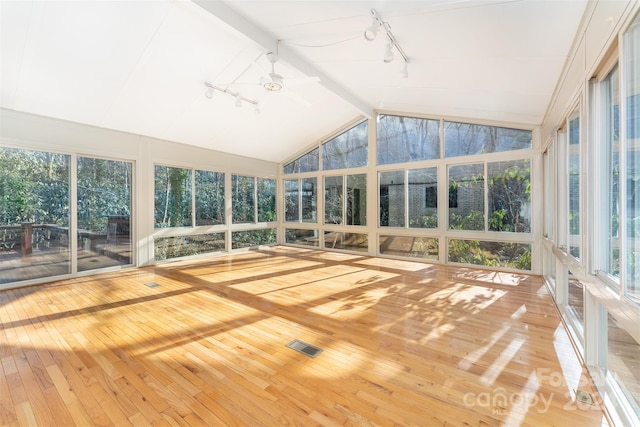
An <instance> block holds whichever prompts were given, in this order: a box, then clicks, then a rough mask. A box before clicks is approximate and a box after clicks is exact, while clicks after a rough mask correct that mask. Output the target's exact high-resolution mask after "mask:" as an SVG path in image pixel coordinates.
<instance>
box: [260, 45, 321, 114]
mask: <svg viewBox="0 0 640 427" xmlns="http://www.w3.org/2000/svg"><path fill="white" fill-rule="evenodd" d="M265 57H266V58H267V61H269V63H270V64H271V71H268V72H267V71H265V70H264V69H263V68H262V67H260V65H258V63H257V62H256V61H254V62H252V65H253V66H255V67H257V68H258V70H259V72H260V73H261V76H260V80H259V83H258V84H259V85H260V86H262V87H263V88H264V89H265V91H266V92H267V94H269V93H282V94H284V95H286V96H287V97H289V98H291V99H293V100H295V101H297V102H299V103H301V104H303V105H306V106H308V105H309V102H308V101H306V100H305V99H303V98H302V97H300V96H298V95H296V94H295V93H293V92H291V91H290V90H288V89H289V88H290V87H295V86H302V85H306V84H310V83H317V82H319V81H320V78H319V77H316V76H314V77H302V78H284V77H282V75H280V74H278V73H276V62H278V54H277V53H274V52H268V53H267V54H265Z"/></svg>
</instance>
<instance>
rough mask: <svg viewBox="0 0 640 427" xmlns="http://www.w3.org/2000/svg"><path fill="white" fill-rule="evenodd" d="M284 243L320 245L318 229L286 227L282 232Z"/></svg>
mask: <svg viewBox="0 0 640 427" xmlns="http://www.w3.org/2000/svg"><path fill="white" fill-rule="evenodd" d="M284 238H285V243H291V244H293V245H304V246H320V241H319V240H320V239H319V238H318V230H303V229H298V228H287V229H286V230H285V232H284Z"/></svg>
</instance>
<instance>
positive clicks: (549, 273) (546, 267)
mask: <svg viewBox="0 0 640 427" xmlns="http://www.w3.org/2000/svg"><path fill="white" fill-rule="evenodd" d="M542 272H543V274H544V277H545V279H546V280H547V283H548V284H549V286H550V287H551V294H552V295H553V296H554V298H555V295H556V256H555V255H554V254H553V252H551V251H550V250H546V249H545V250H544V256H543V257H542Z"/></svg>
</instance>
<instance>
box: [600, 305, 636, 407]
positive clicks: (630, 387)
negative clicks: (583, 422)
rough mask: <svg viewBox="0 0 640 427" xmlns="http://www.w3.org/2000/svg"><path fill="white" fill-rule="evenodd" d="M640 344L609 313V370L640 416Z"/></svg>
mask: <svg viewBox="0 0 640 427" xmlns="http://www.w3.org/2000/svg"><path fill="white" fill-rule="evenodd" d="M639 354H640V344H638V342H637V341H636V340H634V339H633V337H632V336H631V335H630V334H629V333H628V332H627V331H625V330H624V329H623V328H622V327H621V326H620V325H619V324H618V322H617V321H616V319H615V317H613V316H612V315H611V313H607V371H608V374H609V375H611V376H612V378H613V379H614V380H615V381H616V383H617V384H618V386H619V387H620V389H621V390H622V393H623V394H624V395H625V397H626V398H627V399H628V400H629V402H632V406H634V407H635V410H636V415H638V416H640V358H638V355H639Z"/></svg>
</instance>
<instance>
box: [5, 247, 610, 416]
mask: <svg viewBox="0 0 640 427" xmlns="http://www.w3.org/2000/svg"><path fill="white" fill-rule="evenodd" d="M0 324H1V329H0V342H1V343H2V346H1V349H0V360H1V363H0V422H1V423H2V424H3V425H38V426H46V425H56V426H70V425H79V426H87V425H101V426H102V425H133V426H145V425H195V426H197V425H207V426H222V425H233V426H236V425H247V426H272V425H273V426H275V425H300V426H311V425H332V426H334V425H350V426H375V425H380V426H388V425H417V426H436V425H447V426H449V425H471V426H495V425H510V426H519V425H531V426H543V425H558V426H577V425H579V426H583V427H584V426H600V425H603V424H604V425H606V419H605V417H604V413H603V411H602V410H601V409H600V406H599V404H598V396H597V395H596V394H595V391H594V389H593V387H592V386H591V383H590V381H589V379H588V377H587V375H586V371H585V369H584V368H583V367H581V365H580V363H579V361H578V358H577V357H576V355H575V352H574V350H573V348H572V346H571V344H570V341H569V338H568V336H567V333H566V331H565V330H564V328H563V326H562V323H561V322H560V318H559V316H558V314H557V312H556V310H555V308H554V306H553V304H552V301H551V298H550V296H549V295H548V293H547V291H546V289H545V287H544V286H543V284H542V281H541V279H540V278H539V277H529V276H525V275H520V274H508V273H496V272H487V271H481V270H473V269H466V268H451V267H443V266H434V265H428V264H422V263H414V262H406V261H395V260H389V259H378V258H370V257H365V256H358V255H350V254H339V253H330V252H322V251H317V250H313V249H299V248H290V247H265V248H260V249H259V250H254V251H249V252H243V253H236V254H232V255H224V256H220V257H215V258H209V259H204V260H200V261H195V262H194V261H191V262H188V263H187V262H180V263H169V264H164V265H161V266H157V267H150V268H142V269H132V270H126V271H121V272H119V273H109V274H102V275H95V276H90V277H84V278H78V279H73V280H66V281H62V282H57V283H52V284H48V285H42V286H33V287H27V288H21V289H15V290H10V291H3V292H0ZM293 339H300V340H302V341H304V342H306V343H309V344H312V345H315V346H318V347H320V348H322V349H323V351H322V353H320V354H319V355H318V356H317V357H316V358H311V357H308V356H307V355H304V354H301V353H299V352H296V351H294V350H292V349H290V348H288V347H286V344H287V343H289V342H290V341H291V340H293ZM574 389H581V390H585V391H587V392H589V393H593V394H594V398H595V399H596V405H595V406H590V405H586V404H582V403H577V402H576V401H575V397H574V392H573V390H574Z"/></svg>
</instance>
